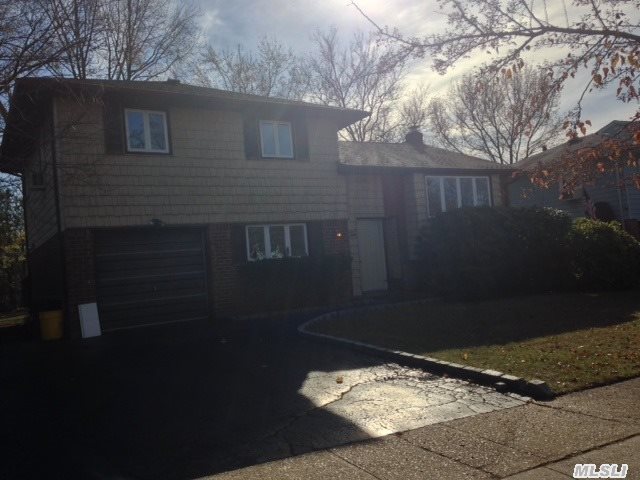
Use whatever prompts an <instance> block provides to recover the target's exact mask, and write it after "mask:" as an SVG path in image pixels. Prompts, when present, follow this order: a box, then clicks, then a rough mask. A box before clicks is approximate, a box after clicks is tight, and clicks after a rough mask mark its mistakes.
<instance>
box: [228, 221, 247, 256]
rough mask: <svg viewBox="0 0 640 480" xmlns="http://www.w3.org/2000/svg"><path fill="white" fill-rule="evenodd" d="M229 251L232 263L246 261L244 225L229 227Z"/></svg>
mask: <svg viewBox="0 0 640 480" xmlns="http://www.w3.org/2000/svg"><path fill="white" fill-rule="evenodd" d="M231 249H232V258H233V263H244V262H246V261H247V237H246V234H245V229H244V225H233V226H232V227H231Z"/></svg>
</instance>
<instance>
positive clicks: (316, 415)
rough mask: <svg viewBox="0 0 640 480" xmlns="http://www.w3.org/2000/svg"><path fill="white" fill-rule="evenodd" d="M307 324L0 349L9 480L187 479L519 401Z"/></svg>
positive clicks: (170, 330)
mask: <svg viewBox="0 0 640 480" xmlns="http://www.w3.org/2000/svg"><path fill="white" fill-rule="evenodd" d="M302 320H304V318H299V317H298V318H290V319H273V320H269V321H267V320H256V321H251V322H245V323H244V324H242V325H239V326H237V327H234V328H233V329H229V328H226V329H220V328H215V327H213V326H212V325H211V324H208V323H185V324H176V325H168V326H164V327H156V328H146V329H138V330H131V331H127V332H121V333H118V334H111V335H108V336H104V337H100V338H95V339H90V340H85V341H75V342H57V343H49V344H42V343H37V342H31V343H17V342H10V343H6V342H5V343H4V344H1V345H0V348H1V350H0V362H1V363H0V382H1V384H0V388H1V392H2V393H1V394H0V395H1V396H0V408H1V411H0V419H1V421H2V440H1V443H2V445H0V448H1V450H0V451H2V453H3V459H4V460H3V462H2V463H1V464H0V477H1V478H12V479H13V478H15V479H17V478H48V479H53V478H135V479H152V478H153V479H160V478H168V479H188V478H189V479H190V478H197V477H201V476H205V475H210V474H213V473H217V472H221V471H226V470H230V469H234V468H239V467H242V466H247V465H251V464H255V463H258V462H262V461H267V460H273V459H277V458H283V457H287V456H290V455H296V454H300V453H305V452H308V451H311V450H316V449H320V448H326V447H330V446H335V445H339V444H343V443H347V442H352V441H356V440H362V439H367V438H372V437H378V436H382V435H386V434H389V433H393V432H397V431H403V430H408V429H411V428H417V427H420V426H423V425H427V424H431V423H436V422H439V421H443V420H450V419H453V418H459V417H464V416H470V415H473V414H476V413H483V412H488V411H492V410H498V409H502V408H507V407H511V406H515V405H520V404H522V400H521V399H518V398H514V397H510V396H506V395H502V394H499V393H497V392H494V391H492V390H490V389H487V388H484V387H479V386H475V385H470V384H468V383H466V382H462V381H457V380H452V379H443V378H441V377H436V376H433V375H429V374H426V373H424V372H422V371H419V370H414V369H407V368H403V367H400V366H398V365H393V364H386V363H384V362H383V361H382V360H380V359H378V358H374V357H369V356H367V355H363V354H360V353H354V352H351V351H349V350H347V349H344V347H338V346H331V345H327V344H323V343H318V342H316V341H313V340H307V339H304V338H300V337H299V336H298V335H297V334H296V331H295V326H296V325H297V324H298V323H299V322H300V321H302Z"/></svg>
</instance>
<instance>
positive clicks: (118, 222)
mask: <svg viewBox="0 0 640 480" xmlns="http://www.w3.org/2000/svg"><path fill="white" fill-rule="evenodd" d="M59 111H60V119H61V122H60V128H65V126H64V125H65V123H68V122H71V123H79V124H80V125H81V126H79V127H78V128H70V129H66V131H67V134H66V135H65V137H64V140H63V141H62V142H61V155H60V157H61V158H60V163H61V164H64V168H63V170H64V172H61V176H62V187H61V196H62V208H63V211H64V213H65V226H66V227H68V228H71V227H89V226H91V227H102V226H125V225H140V224H149V222H150V221H151V219H152V218H159V219H161V220H163V221H164V222H165V223H167V224H200V223H219V222H244V223H249V222H267V221H306V220H324V219H338V218H346V216H347V211H346V181H345V179H344V177H343V176H342V175H339V174H338V172H337V161H338V153H337V142H336V127H335V125H332V124H331V122H329V121H327V120H321V119H309V125H308V131H309V150H310V160H308V161H298V160H252V161H249V160H246V159H245V157H244V137H243V126H242V118H241V116H240V114H239V113H235V112H229V111H212V110H197V109H186V108H171V109H170V110H169V119H170V132H171V143H172V149H173V154H172V155H136V154H125V155H105V154H104V151H105V147H104V132H103V126H102V111H101V106H100V105H97V104H93V105H79V104H76V103H74V102H73V101H71V100H67V99H65V100H61V101H60V109H59Z"/></svg>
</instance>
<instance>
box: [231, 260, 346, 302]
mask: <svg viewBox="0 0 640 480" xmlns="http://www.w3.org/2000/svg"><path fill="white" fill-rule="evenodd" d="M239 274H240V278H241V284H242V285H244V286H245V290H244V292H243V295H244V298H245V301H246V302H247V303H249V304H250V305H251V307H252V308H253V309H255V310H256V311H268V310H288V309H291V308H300V307H308V306H313V305H326V304H338V303H342V302H344V301H345V299H346V298H348V296H349V294H350V292H351V290H350V286H351V258H350V257H349V256H348V255H323V256H318V257H303V258H282V259H278V260H261V261H257V262H248V263H246V264H243V265H241V266H240V270H239Z"/></svg>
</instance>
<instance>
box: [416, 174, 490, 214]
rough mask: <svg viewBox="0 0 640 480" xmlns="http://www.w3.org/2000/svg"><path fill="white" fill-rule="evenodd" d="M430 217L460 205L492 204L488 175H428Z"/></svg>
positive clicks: (428, 208) (477, 205) (428, 209)
mask: <svg viewBox="0 0 640 480" xmlns="http://www.w3.org/2000/svg"><path fill="white" fill-rule="evenodd" d="M426 184H427V211H428V214H429V216H430V217H433V216H435V215H436V213H438V212H446V211H447V210H453V209H454V208H459V207H467V206H469V207H479V206H483V205H491V195H490V190H489V178H488V177H426Z"/></svg>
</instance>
